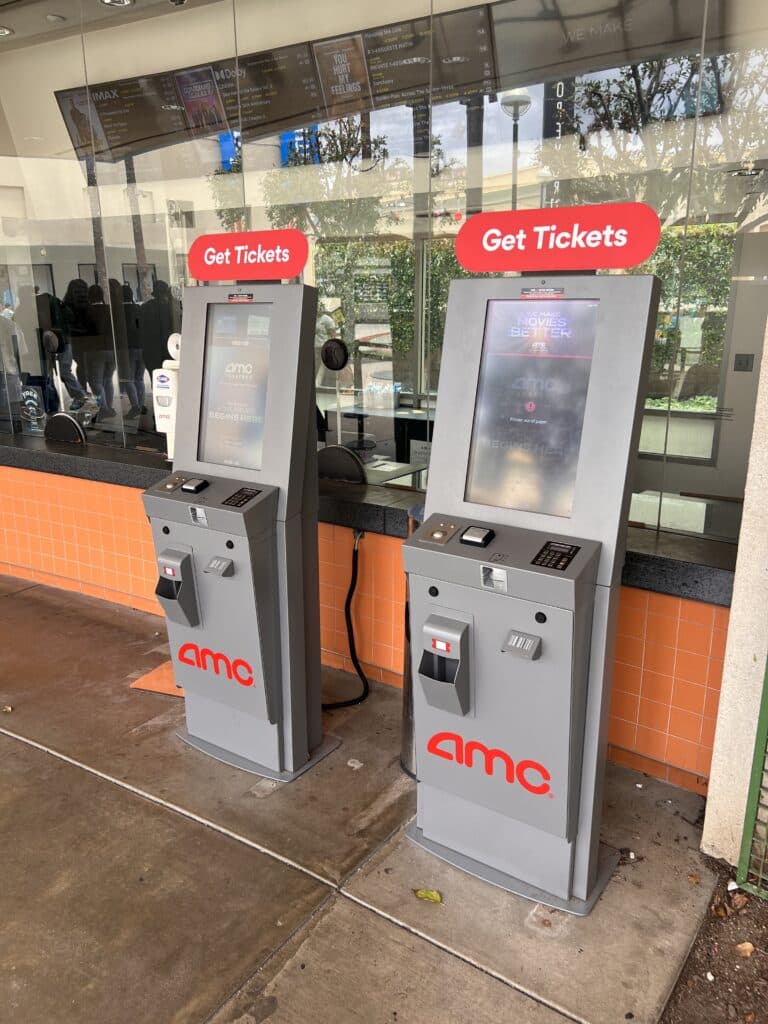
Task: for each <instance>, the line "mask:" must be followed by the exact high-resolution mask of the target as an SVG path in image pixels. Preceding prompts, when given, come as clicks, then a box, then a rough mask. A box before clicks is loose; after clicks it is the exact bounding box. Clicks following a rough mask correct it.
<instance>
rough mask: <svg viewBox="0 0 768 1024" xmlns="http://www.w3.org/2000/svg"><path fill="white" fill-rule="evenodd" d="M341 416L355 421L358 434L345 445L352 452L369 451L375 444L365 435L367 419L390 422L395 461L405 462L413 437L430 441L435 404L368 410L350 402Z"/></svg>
mask: <svg viewBox="0 0 768 1024" xmlns="http://www.w3.org/2000/svg"><path fill="white" fill-rule="evenodd" d="M342 416H343V417H344V418H345V419H356V420H357V437H356V438H355V439H354V440H352V441H348V442H347V444H346V447H347V448H353V449H354V450H355V451H370V450H371V449H373V448H375V447H376V442H375V441H374V440H373V439H372V438H367V437H366V436H365V421H366V419H368V418H369V417H371V418H381V419H386V420H388V421H391V422H392V428H393V434H394V439H395V461H397V462H408V459H409V457H410V444H411V441H412V440H414V441H431V440H432V427H433V424H434V419H435V410H434V407H431V408H429V409H412V408H411V407H410V406H398V407H397V408H396V409H370V408H364V407H363V406H355V405H353V406H349V407H348V408H346V409H343V410H342Z"/></svg>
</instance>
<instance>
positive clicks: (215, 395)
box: [143, 284, 336, 781]
mask: <svg viewBox="0 0 768 1024" xmlns="http://www.w3.org/2000/svg"><path fill="white" fill-rule="evenodd" d="M316 308H317V295H316V292H315V290H314V289H313V288H306V287H303V286H300V285H272V284H253V285H249V286H247V287H246V288H231V287H219V286H217V287H209V288H193V289H188V290H187V291H186V293H185V296H184V357H183V359H182V360H181V366H180V370H179V381H178V411H177V419H176V447H175V454H174V463H173V472H172V474H171V475H170V476H168V477H166V478H165V479H163V480H161V481H160V482H159V483H157V484H154V485H153V486H152V487H150V488H149V489H148V490H147V491H145V492H144V495H143V500H144V507H145V510H146V512H147V515H148V517H149V520H150V523H151V526H152V535H153V539H154V544H155V552H156V557H157V569H158V578H157V585H156V589H155V593H156V595H157V599H158V601H159V603H160V605H161V606H162V608H163V611H164V612H165V616H166V621H167V626H168V640H169V644H170V650H171V658H172V663H173V670H174V675H175V679H176V683H177V685H178V686H180V687H183V689H184V694H185V710H186V726H187V728H186V732H185V733H184V734H183V738H184V739H185V740H186V741H187V742H188V743H189V744H190V745H191V746H193V747H195V748H197V749H198V750H201V751H203V752H204V753H206V754H209V755H211V756H213V757H216V758H218V759H219V760H222V761H225V762H226V763H228V764H232V765H235V766H236V767H239V768H243V769H246V770H248V771H252V772H255V773H257V774H259V775H264V776H266V777H268V778H273V779H278V780H282V781H290V780H291V779H293V778H295V777H296V776H297V775H299V774H301V773H302V772H303V771H306V770H307V768H309V767H310V766H311V765H312V764H314V763H315V762H316V761H317V760H319V759H320V758H321V757H323V756H324V755H325V754H326V753H328V752H329V751H330V750H331V749H332V748H333V746H335V745H336V743H335V741H330V740H328V741H326V742H323V740H322V727H321V694H320V628H319V601H318V579H317V467H316V429H315V408H314V390H313V380H314V360H313V350H314V327H315V319H316Z"/></svg>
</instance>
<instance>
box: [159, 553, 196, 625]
mask: <svg viewBox="0 0 768 1024" xmlns="http://www.w3.org/2000/svg"><path fill="white" fill-rule="evenodd" d="M157 562H158V566H159V569H160V574H159V576H158V579H157V586H156V587H155V594H156V596H157V599H158V601H159V602H160V604H161V605H162V607H163V611H164V612H165V614H166V616H167V617H168V618H169V619H170V620H171V622H177V623H178V624H179V625H180V626H197V625H199V623H200V611H199V609H198V606H197V597H196V595H195V583H194V570H193V567H192V555H191V554H190V552H188V551H178V550H176V549H175V548H165V549H164V550H163V551H161V552H160V554H159V555H158V558H157Z"/></svg>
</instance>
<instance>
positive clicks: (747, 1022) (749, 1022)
mask: <svg viewBox="0 0 768 1024" xmlns="http://www.w3.org/2000/svg"><path fill="white" fill-rule="evenodd" d="M744 1024H755V1015H754V1013H752V1011H751V1010H750V1011H749V1013H745V1014H744Z"/></svg>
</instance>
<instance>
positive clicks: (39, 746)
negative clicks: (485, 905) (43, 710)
mask: <svg viewBox="0 0 768 1024" xmlns="http://www.w3.org/2000/svg"><path fill="white" fill-rule="evenodd" d="M0 736H6V737H7V738H8V739H12V740H16V741H17V742H18V743H22V744H24V745H25V746H28V747H32V748H34V749H35V750H39V751H41V752H42V753H44V754H48V755H49V756H51V757H53V758H56V759H57V760H59V761H63V762H64V763H65V764H68V765H71V766H72V767H73V768H79V769H80V770H81V771H84V772H86V773H87V774H89V775H93V776H95V777H96V778H98V779H101V780H102V781H103V782H109V783H112V784H113V785H115V786H117V787H118V788H119V789H123V790H125V791H126V792H128V793H131V794H132V795H133V796H137V797H140V798H141V799H144V800H146V801H148V802H149V803H151V804H154V805H155V806H157V807H162V808H164V809H165V810H167V811H171V812H172V813H174V814H178V815H180V816H181V817H182V818H186V819H187V820H188V821H193V822H195V823H196V824H198V825H202V826H203V827H205V828H210V829H211V830H212V831H214V832H218V833H219V834H220V835H222V836H225V837H226V838H227V839H232V840H233V841H234V842H238V843H242V844H243V845H244V846H248V847H249V848H250V849H252V850H255V851H256V852H257V853H261V854H263V855H264V856H265V857H270V858H272V859H273V860H276V861H279V862H280V863H281V864H284V865H286V867H290V868H293V869H294V870H295V871H298V872H300V873H301V874H303V875H306V876H308V877H309V878H312V879H314V880H315V881H316V882H319V883H320V884H321V885H323V886H325V887H326V889H327V890H328V894H327V898H326V899H324V900H323V901H322V902H321V904H320V907H323V906H325V905H326V904H327V903H328V899H329V898H332V897H333V896H334V895H338V896H340V897H342V898H343V899H345V900H348V901H349V902H350V903H354V904H356V905H357V906H359V907H362V908H363V909H364V910H367V911H368V912H369V913H371V914H373V915H374V916H376V917H378V918H381V919H382V920H384V921H387V922H389V923H390V924H393V925H395V927H397V928H400V929H401V930H402V931H405V932H407V933H409V934H410V935H413V936H415V937H416V938H419V939H422V940H423V941H424V942H427V943H429V945H431V946H433V947H434V948H435V949H439V950H442V952H444V953H447V954H448V955H449V956H452V957H454V958H455V959H457V960H460V961H461V962H462V963H464V964H467V966H469V967H473V968H475V970H478V971H480V972H481V973H482V974H485V975H487V976H488V977H490V978H493V979H494V980H495V981H498V982H500V983H501V984H503V985H506V987H507V988H511V989H513V990H514V991H515V992H519V993H520V994H521V995H523V996H525V997H527V998H528V999H530V1000H531V1001H532V1002H534V1003H537V1004H538V1005H539V1006H544V1007H546V1008H547V1009H550V1010H552V1011H553V1012H555V1013H557V1014H559V1015H560V1016H561V1017H562V1018H563V1019H564V1020H567V1021H572V1022H573V1024H589V1021H587V1020H586V1019H585V1018H583V1017H580V1016H576V1015H574V1014H572V1013H570V1012H569V1011H568V1010H566V1009H565V1008H563V1007H561V1006H559V1005H557V1004H556V1003H550V1002H548V1001H546V1000H544V999H542V998H541V997H540V996H538V995H536V993H535V992H532V991H530V990H529V989H527V988H525V987H524V986H522V985H519V984H517V983H516V982H514V981H512V980H511V979H509V978H507V977H506V976H505V975H503V974H501V973H500V972H498V971H495V970H493V968H491V967H487V966H485V965H483V964H481V963H480V962H479V961H477V960H475V959H474V958H473V957H471V956H469V955H467V954H465V953H461V952H460V951H458V950H456V949H454V948H453V947H452V946H449V945H447V944H446V943H443V942H440V941H439V939H435V938H433V937H432V936H430V935H428V934H426V933H425V932H422V931H421V930H420V929H418V928H415V927H414V926H413V925H410V924H408V923H407V922H406V921H401V920H400V919H399V918H397V917H395V916H394V915H392V914H388V913H387V912H386V911H385V910H381V909H379V908H378V907H375V906H373V904H370V903H367V902H366V901H365V900H363V899H361V898H360V897H359V896H355V895H353V894H352V893H350V892H348V891H347V890H346V889H344V888H343V886H344V885H345V884H346V882H347V881H349V880H350V879H351V878H352V877H353V876H354V875H356V874H357V872H358V870H359V869H360V868H361V867H362V866H363V865H364V864H365V863H367V862H368V861H369V860H370V859H371V858H372V857H373V856H374V855H375V854H376V853H378V852H380V851H381V850H382V849H383V848H384V847H385V846H386V845H387V844H388V843H390V842H391V841H392V839H393V838H394V836H395V835H396V834H397V832H398V831H399V830H400V829H401V828H402V827H403V826H400V827H399V828H398V829H395V830H394V831H393V832H392V833H390V835H388V836H387V837H386V838H385V839H384V840H383V841H382V842H381V843H380V844H379V846H378V847H377V848H376V850H374V851H372V852H371V854H369V855H368V856H367V857H366V858H364V859H363V861H361V863H360V864H359V865H357V866H356V867H355V868H353V869H352V870H351V871H349V872H348V873H347V874H346V875H345V876H344V878H343V879H342V880H341V881H340V882H339V883H336V882H333V881H332V880H331V879H329V878H325V877H324V876H323V875H319V874H318V873H317V872H315V871H312V869H311V868H307V867H305V866H304V865H303V864H299V863H298V861H294V860H291V858H290V857H286V856H284V855H283V854H281V853H277V852H276V851H275V850H271V849H270V848H269V847H267V846H262V845H261V844H260V843H257V842H255V841H254V840H253V839H248V838H247V837H245V836H241V835H239V834H238V833H237V832H233V831H232V830H231V829H228V828H226V827H225V826H223V825H218V824H216V822H214V821H211V820H210V819H209V818H204V817H202V816H201V815H199V814H195V813H194V811H189V810H187V809H186V808H184V807H181V806H179V805H178V804H174V803H171V801H169V800H164V799H163V798H162V797H157V796H153V795H152V794H151V793H147V792H146V791H145V790H143V789H139V788H138V786H133V785H131V784H130V783H129V782H124V781H123V780H122V779H116V778H115V777H114V776H112V775H107V773H106V772H102V771H99V769H98V768H92V767H91V766H90V765H87V764H84V763H83V762H82V761H78V760H77V759H76V758H74V757H69V755H68V754H64V753H62V752H61V751H58V750H54V749H53V747H48V746H46V745H45V744H44V743H39V742H38V741H37V740H33V739H30V738H28V737H26V736H20V735H19V734H18V733H15V732H11V731H10V729H3V728H0ZM320 907H317V908H315V909H314V910H313V911H312V913H310V914H309V916H308V917H307V918H306V919H305V920H304V921H303V922H302V923H301V924H300V925H298V926H297V928H296V929H294V932H293V935H292V936H291V937H293V936H295V935H296V934H297V932H298V931H299V930H300V929H301V928H303V927H305V926H306V925H307V924H308V923H309V922H310V921H311V920H312V919H313V918H314V917H315V916H316V914H317V912H318V911H319V909H320ZM286 941H288V940H286ZM284 945H285V943H283V944H282V946H284ZM276 952H277V951H276V950H273V951H271V954H270V956H268V957H267V958H266V959H265V960H264V961H263V962H262V963H261V964H260V965H259V966H258V967H257V968H256V969H255V970H254V971H253V972H252V973H251V974H250V975H249V977H253V976H254V975H255V974H257V973H258V972H259V971H260V970H262V969H263V968H264V966H265V965H266V963H268V962H269V960H270V959H272V955H273V954H274V953H276ZM247 981H248V978H246V979H245V981H244V982H243V983H242V984H241V985H240V988H242V985H244V984H246V983H247ZM236 991H239V989H238V990H236ZM209 1019H210V1017H209Z"/></svg>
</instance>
